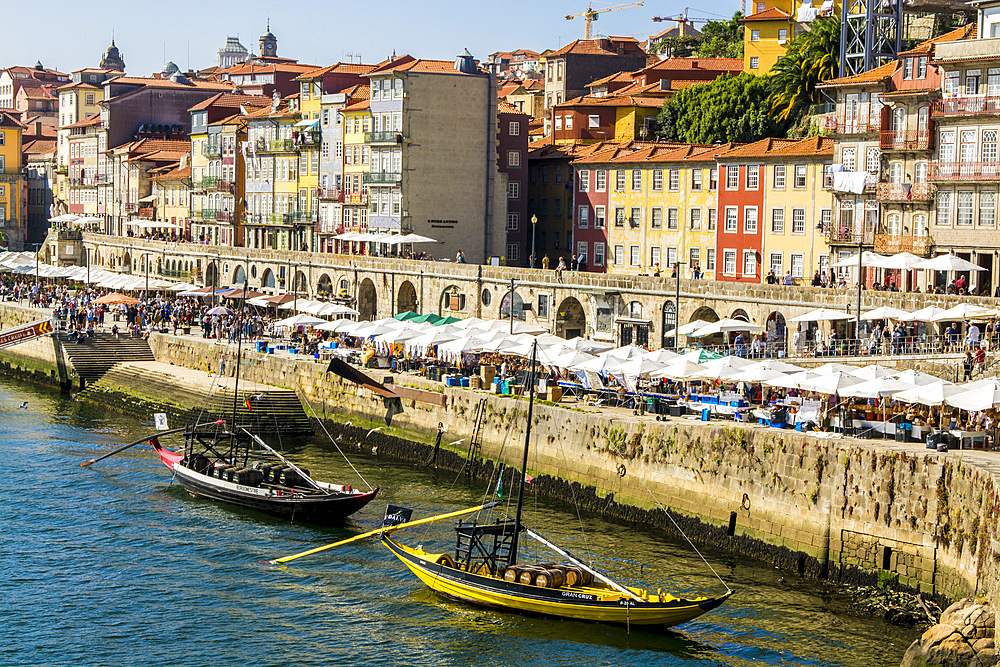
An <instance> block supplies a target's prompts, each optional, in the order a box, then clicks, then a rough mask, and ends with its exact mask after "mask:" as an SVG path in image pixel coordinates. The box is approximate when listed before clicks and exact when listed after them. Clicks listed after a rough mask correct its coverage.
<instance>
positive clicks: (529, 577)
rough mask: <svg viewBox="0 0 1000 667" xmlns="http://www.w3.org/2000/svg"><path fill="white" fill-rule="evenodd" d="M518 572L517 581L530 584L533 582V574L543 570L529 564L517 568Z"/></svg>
mask: <svg viewBox="0 0 1000 667" xmlns="http://www.w3.org/2000/svg"><path fill="white" fill-rule="evenodd" d="M518 569H519V570H520V573H519V574H518V575H517V580H518V582H520V583H522V584H524V585H526V586H530V585H531V584H533V583H535V575H537V574H538V573H539V572H543V570H542V568H540V567H535V566H534V565H529V566H527V567H521V568H518Z"/></svg>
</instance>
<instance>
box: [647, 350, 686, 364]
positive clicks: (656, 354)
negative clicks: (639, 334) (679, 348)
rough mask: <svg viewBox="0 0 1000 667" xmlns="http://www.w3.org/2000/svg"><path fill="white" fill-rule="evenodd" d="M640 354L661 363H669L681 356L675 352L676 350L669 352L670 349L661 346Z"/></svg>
mask: <svg viewBox="0 0 1000 667" xmlns="http://www.w3.org/2000/svg"><path fill="white" fill-rule="evenodd" d="M642 356H643V357H644V358H646V359H651V360H653V361H656V362H658V363H661V364H669V363H670V362H671V361H673V360H674V359H680V358H681V355H679V354H677V353H676V352H671V351H670V350H666V349H663V348H662V347H661V348H660V349H658V350H653V351H652V352H647V353H646V354H644V355H642Z"/></svg>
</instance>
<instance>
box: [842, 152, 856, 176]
mask: <svg viewBox="0 0 1000 667" xmlns="http://www.w3.org/2000/svg"><path fill="white" fill-rule="evenodd" d="M857 155H858V149H857V148H855V147H854V146H848V147H844V148H843V149H842V150H841V153H840V156H841V157H840V162H841V164H843V165H844V169H845V170H847V171H854V170H855V169H854V168H855V166H857Z"/></svg>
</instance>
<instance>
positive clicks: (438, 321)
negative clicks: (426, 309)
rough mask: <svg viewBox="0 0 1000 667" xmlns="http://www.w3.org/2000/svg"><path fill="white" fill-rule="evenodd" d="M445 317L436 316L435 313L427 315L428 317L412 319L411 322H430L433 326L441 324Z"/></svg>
mask: <svg viewBox="0 0 1000 667" xmlns="http://www.w3.org/2000/svg"><path fill="white" fill-rule="evenodd" d="M442 320H444V318H443V317H441V316H440V315H435V314H434V313H427V314H426V315H419V316H417V317H414V318H411V319H410V320H409V321H410V322H430V323H431V324H441V322H442Z"/></svg>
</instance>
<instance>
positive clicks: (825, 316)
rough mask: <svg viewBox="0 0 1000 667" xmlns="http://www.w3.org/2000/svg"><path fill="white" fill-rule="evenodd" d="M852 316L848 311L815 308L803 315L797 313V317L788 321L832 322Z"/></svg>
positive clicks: (851, 317) (850, 318) (848, 318)
mask: <svg viewBox="0 0 1000 667" xmlns="http://www.w3.org/2000/svg"><path fill="white" fill-rule="evenodd" d="M852 319H854V316H853V315H851V314H850V313H845V312H843V311H841V310H832V309H830V308H817V309H816V310H811V311H809V312H808V313H806V314H805V315H799V316H798V317H793V318H792V319H790V320H789V322H832V321H835V320H852Z"/></svg>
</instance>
